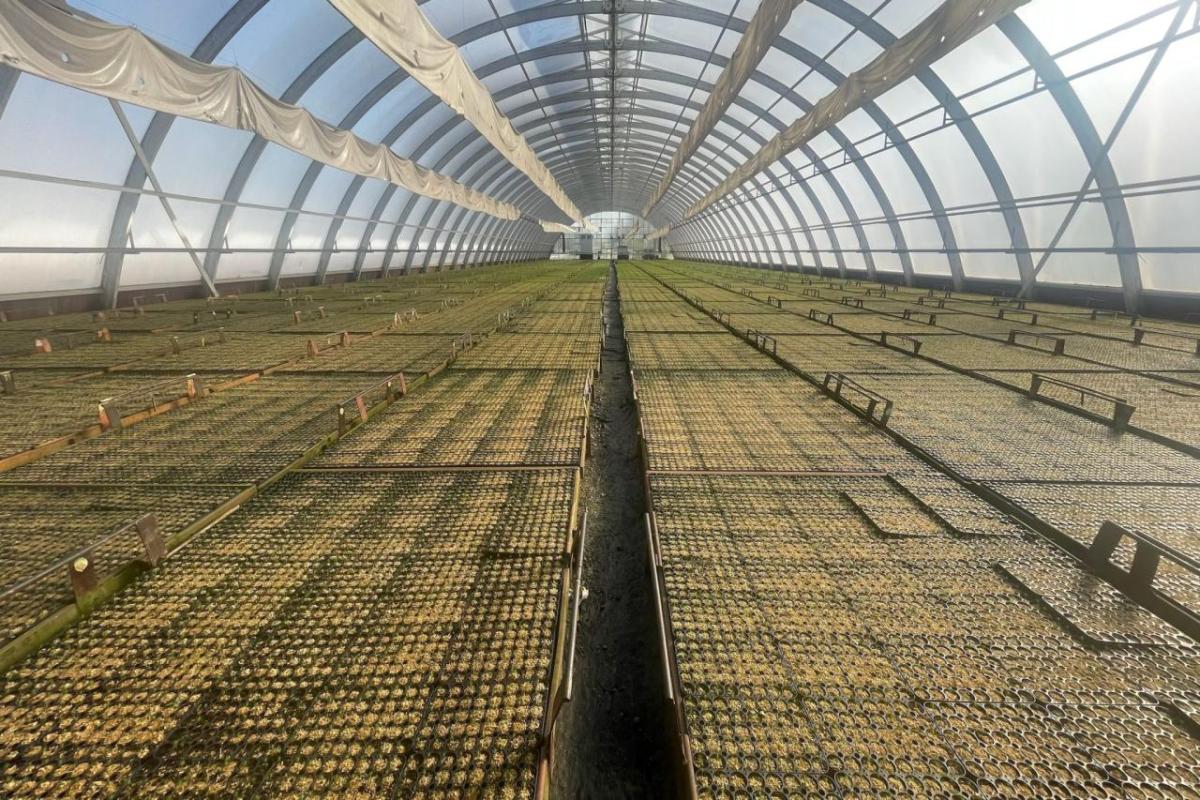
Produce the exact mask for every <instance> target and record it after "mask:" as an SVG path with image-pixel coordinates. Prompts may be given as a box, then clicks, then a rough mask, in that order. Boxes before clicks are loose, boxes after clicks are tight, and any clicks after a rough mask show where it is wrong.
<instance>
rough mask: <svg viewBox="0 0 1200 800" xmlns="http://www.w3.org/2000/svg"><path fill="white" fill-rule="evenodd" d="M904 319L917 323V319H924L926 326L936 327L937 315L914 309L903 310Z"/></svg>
mask: <svg viewBox="0 0 1200 800" xmlns="http://www.w3.org/2000/svg"><path fill="white" fill-rule="evenodd" d="M903 316H904V319H906V320H910V321H912V322H918V321H919V320H917V319H916V318H917V317H924V318H925V320H924V321H925V324H926V325H937V314H934V313H932V312H930V311H918V310H916V309H915V308H906V309H904V315H903Z"/></svg>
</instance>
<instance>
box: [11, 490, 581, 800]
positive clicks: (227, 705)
mask: <svg viewBox="0 0 1200 800" xmlns="http://www.w3.org/2000/svg"><path fill="white" fill-rule="evenodd" d="M574 481H575V478H574V471H572V470H563V471H554V472H537V473H533V472H522V473H470V474H458V475H437V474H421V473H404V474H390V475H387V476H377V477H375V478H372V480H370V481H369V482H366V484H364V482H363V481H362V480H361V479H360V478H359V477H357V476H332V475H320V476H312V475H310V476H304V477H299V476H297V477H292V478H288V479H286V480H285V482H284V483H283V484H282V485H281V486H280V487H279V489H278V491H275V492H272V493H270V494H269V495H266V496H263V497H261V498H259V499H258V500H257V501H255V502H254V503H252V504H250V505H248V506H247V507H245V508H244V509H243V510H242V511H241V512H239V513H238V514H235V515H233V516H232V517H230V518H229V519H228V520H226V521H225V522H224V523H222V524H220V525H218V526H217V527H215V528H213V529H212V530H211V531H209V532H207V533H206V534H204V536H205V541H204V546H203V547H188V548H185V549H184V550H183V551H181V552H180V553H178V554H177V555H176V556H174V557H172V558H169V559H167V561H166V562H164V564H163V565H162V566H160V567H159V568H158V569H157V570H156V571H154V572H152V573H151V574H150V575H148V576H146V578H144V579H143V580H141V581H139V582H138V583H136V584H135V585H134V586H133V587H131V588H130V589H128V590H127V591H126V592H123V593H122V594H121V595H120V596H119V597H118V598H117V600H116V601H115V602H113V603H111V604H109V605H107V606H105V607H104V608H102V609H100V610H98V611H96V612H95V613H94V614H93V615H92V616H90V617H89V618H88V619H87V620H85V621H83V622H82V623H81V624H80V625H79V626H77V627H76V628H74V629H73V630H72V631H70V632H69V633H68V634H66V636H65V637H64V638H63V639H61V640H59V641H58V642H55V643H53V644H51V645H49V646H48V647H47V648H46V649H45V650H43V651H42V652H41V653H39V654H37V655H35V656H34V657H32V658H31V659H29V660H27V661H26V662H24V663H22V664H20V665H18V666H17V667H15V668H14V669H12V670H10V671H9V672H8V673H6V674H5V675H4V676H3V677H0V748H2V752H3V753H4V754H5V757H4V758H3V759H0V785H3V786H5V790H6V792H11V793H13V794H14V796H22V797H39V796H54V795H56V794H57V795H60V796H61V795H64V794H65V795H71V794H79V793H81V792H84V791H88V792H94V791H104V792H107V793H118V794H119V793H121V792H124V791H136V792H137V793H138V794H140V795H142V796H162V797H169V796H179V795H180V794H189V793H200V794H211V793H215V792H231V793H233V794H237V795H239V796H247V795H252V794H256V793H265V794H297V795H310V796H311V795H312V794H318V793H320V794H332V795H341V796H346V795H348V794H354V793H356V792H360V791H368V790H369V791H371V792H375V793H383V792H386V793H390V792H393V791H394V792H395V793H397V794H398V795H399V796H412V795H415V794H447V795H448V794H458V795H470V796H478V795H481V794H485V793H486V794H487V795H488V796H497V797H514V798H517V797H528V796H530V795H531V794H532V792H533V789H534V786H535V782H536V779H537V777H536V776H537V764H538V757H539V754H540V753H539V751H540V745H541V733H542V726H543V723H544V718H545V713H546V709H547V707H548V702H549V693H550V688H551V684H552V680H553V675H554V674H555V672H556V670H557V666H558V662H559V659H560V656H559V653H560V652H561V650H560V648H559V647H558V645H557V634H558V629H559V626H558V619H557V617H558V611H559V604H560V590H561V587H560V582H561V579H562V570H561V569H560V558H561V553H562V551H563V547H564V545H565V543H566V541H567V538H568V536H569V534H570V531H571V518H572V513H573V502H572V498H573V493H574V489H573V485H574ZM99 681H102V682H103V688H102V689H101V687H100V685H99V683H98V682H99Z"/></svg>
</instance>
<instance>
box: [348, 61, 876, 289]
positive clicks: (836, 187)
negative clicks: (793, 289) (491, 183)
mask: <svg viewBox="0 0 1200 800" xmlns="http://www.w3.org/2000/svg"><path fill="white" fill-rule="evenodd" d="M649 49H654V50H656V51H660V52H670V53H673V54H677V55H683V56H687V55H689V53H688V52H687V51H688V50H691V51H692V52H693V53H696V54H698V53H700V52H701V51H699V50H697V49H695V48H683V47H682V46H679V45H672V44H667V43H663V44H658V45H655V46H653V47H652V48H648V50H649ZM651 77H654V78H655V79H658V80H663V81H668V82H682V79H681V78H680V77H679V76H676V75H673V74H668V73H663V72H660V71H654V72H653V74H652V75H651ZM578 78H579V75H578V73H575V72H571V71H568V72H565V73H561V74H560V76H555V75H548V76H543V80H550V79H556V80H558V79H561V80H575V79H578ZM649 96H650V97H651V98H652V99H656V100H659V101H661V102H668V103H669V102H677V98H675V97H674V96H672V95H667V94H662V93H656V94H653V95H649ZM559 99H560V100H562V101H572V100H575V99H581V100H586V99H587V95H586V93H574V94H564V95H562V96H561V97H560V98H559ZM793 102H802V101H799V98H794V99H793ZM739 105H744V106H746V107H747V108H748V110H750V111H751V112H752V113H753V112H759V115H760V116H763V115H762V113H761V110H760V109H758V108H757V107H756V106H753V105H752V104H749V103H748V102H747V101H745V100H744V99H740V100H739ZM529 108H530V106H525V107H523V108H522V109H517V110H515V111H514V116H519V115H520V114H522V113H524V112H525V110H527V109H529ZM639 113H645V109H643V110H642V111H641V112H639ZM764 118H765V119H766V121H767V122H768V123H770V124H772V125H773V126H775V127H776V128H777V129H780V128H782V127H784V123H782V122H781V121H779V120H775V119H774V118H773V117H770V116H769V115H767V116H765V117H764ZM723 122H724V123H726V124H729V125H731V126H733V127H735V128H738V129H744V126H742V125H741V124H740V123H738V122H737V121H736V119H735V118H733V117H728V118H726V119H725V120H723ZM439 135H440V134H439ZM480 141H482V140H481V139H480ZM846 144H847V145H849V143H848V142H846ZM806 152H809V153H810V155H812V157H813V158H814V160H817V161H819V157H818V156H817V155H816V154H815V152H812V151H806ZM492 162H494V163H499V159H494V158H493V159H492ZM481 163H484V162H481ZM785 163H786V162H785ZM856 163H861V162H856ZM694 168H695V167H694V166H693V169H694ZM786 168H787V169H788V170H789V172H790V173H791V174H792V175H793V177H796V178H798V177H799V174H798V171H797V170H796V169H795V168H794V167H792V166H791V165H790V164H788V165H787V167H786ZM772 180H777V179H774V178H772ZM870 183H871V182H870V181H868V184H870ZM830 184H831V187H832V189H833V191H834V193H835V194H836V195H838V196H839V198H840V199H841V200H842V202H843V203H844V204H845V208H846V210H847V214H848V216H850V217H851V219H854V215H855V212H854V209H853V205H852V204H851V203H850V201H849V198H848V197H847V196H846V194H845V192H844V190H843V189H842V187H841V186H840V184H839V183H838V182H837V181H836V178H832V177H831V180H830ZM801 185H802V186H803V188H804V191H805V192H806V194H807V195H808V197H809V200H810V202H811V203H812V204H813V206H814V208H816V209H817V210H818V213H819V214H822V215H823V221H824V222H825V223H828V217H827V216H824V208H823V206H822V204H821V203H820V201H819V200H818V199H817V198H816V196H815V194H813V193H812V190H811V188H810V187H808V186H807V184H805V183H803V182H802V183H801ZM875 185H876V187H878V183H877V182H875ZM489 190H490V187H489ZM879 191H880V192H881V191H882V190H881V189H879ZM780 194H783V195H784V196H785V197H787V198H788V202H789V204H791V203H794V200H793V199H792V197H791V195H790V193H787V192H782V193H780ZM877 198H878V195H877ZM665 201H666V199H665ZM676 202H677V201H676ZM377 210H379V207H378V206H377ZM794 210H795V211H796V214H797V218H801V217H802V215H801V214H800V213H799V210H798V209H794ZM856 233H857V234H858V237H859V243H860V246H861V247H862V248H863V249H864V250H865V249H866V248H867V246H868V243H867V241H866V237H865V233H864V232H863V230H862V228H861V226H858V228H857V230H856ZM364 241H366V238H365V237H364ZM867 256H868V258H869V257H870V253H869V251H868V253H867ZM838 261H839V270H841V271H843V273H844V269H845V265H844V262H843V261H842V259H841V258H840V254H839V258H838ZM868 264H869V265H870V266H873V264H872V263H871V262H870V261H868Z"/></svg>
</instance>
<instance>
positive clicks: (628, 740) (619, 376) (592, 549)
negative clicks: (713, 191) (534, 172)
mask: <svg viewBox="0 0 1200 800" xmlns="http://www.w3.org/2000/svg"><path fill="white" fill-rule="evenodd" d="M615 281H616V273H615V270H614V272H613V273H612V274H611V275H610V276H609V284H608V287H607V288H606V291H605V298H604V316H605V320H606V321H607V323H608V333H607V336H606V338H605V340H604V351H603V353H602V355H601V365H602V369H601V374H600V377H599V379H598V380H597V381H596V384H595V388H594V391H593V399H592V419H591V423H592V442H591V448H592V449H591V455H590V457H589V459H588V462H587V467H586V469H585V471H584V495H583V508H584V509H585V510H586V511H587V513H588V538H587V547H586V549H585V554H584V564H583V585H584V587H585V588H586V589H587V592H588V597H587V599H586V600H585V601H584V602H583V604H582V607H581V611H580V617H579V642H578V646H577V650H576V654H575V682H574V687H575V689H574V699H573V700H572V701H571V702H570V703H568V704H567V705H565V706H564V707H563V710H562V716H561V717H560V718H559V723H558V729H557V733H556V742H555V758H556V763H555V776H554V786H553V792H552V796H553V797H555V798H570V800H576V798H587V799H588V800H591V798H604V799H605V800H616V798H634V797H637V798H640V797H653V798H663V797H669V796H671V794H672V792H673V789H672V781H671V774H672V773H671V768H672V765H671V763H670V761H669V760H668V753H669V752H670V750H669V748H670V746H671V745H670V740H669V738H668V737H669V732H670V730H671V728H670V724H671V720H670V716H669V706H668V705H667V702H666V689H665V687H664V685H663V676H662V668H661V665H660V662H659V658H660V657H659V654H658V648H659V645H658V634H657V631H656V628H655V614H654V602H653V594H652V589H651V584H650V568H649V554H648V553H647V551H646V538H645V537H646V534H645V528H644V523H643V516H642V515H643V514H644V512H645V510H646V497H645V492H644V490H643V485H642V472H641V462H640V460H639V458H638V449H637V417H636V412H635V410H634V406H633V389H632V386H631V385H630V381H629V365H628V361H627V356H626V351H625V337H624V328H623V326H622V324H621V312H620V301H619V300H618V298H617V295H616V292H615V291H614V286H615Z"/></svg>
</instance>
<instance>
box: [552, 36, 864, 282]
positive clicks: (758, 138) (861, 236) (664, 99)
mask: <svg viewBox="0 0 1200 800" xmlns="http://www.w3.org/2000/svg"><path fill="white" fill-rule="evenodd" d="M670 48H671V49H672V50H674V49H676V48H675V46H670ZM551 77H553V76H547V78H548V79H549V78H551ZM570 77H571V76H564V79H570ZM653 77H655V78H656V79H658V80H663V81H668V82H669V81H675V82H681V79H680V78H679V77H678V76H674V75H670V74H665V73H661V72H656V73H655V75H654V76H653ZM644 96H646V97H648V98H649V99H655V100H659V101H662V102H667V101H669V100H670V99H671V97H672V96H670V95H665V94H661V93H655V94H648V95H646V94H644ZM563 97H564V98H565V99H568V100H574V99H577V98H578V99H586V97H585V96H584V95H570V94H564V95H563ZM741 104H742V105H747V106H748V107H749V109H750V110H751V111H754V110H757V107H755V106H753V105H749V104H747V103H746V102H745V101H742V103H741ZM639 113H641V114H643V115H644V116H655V115H657V116H663V112H658V113H657V114H655V113H652V110H651V109H642V110H641V111H640V112H639ZM766 119H767V121H768V122H769V123H770V124H772V125H774V126H775V127H777V128H778V127H780V126H781V125H783V123H782V122H780V121H778V120H775V119H774V118H772V117H769V116H768V117H766ZM722 122H723V124H726V125H729V126H730V127H733V128H735V129H736V130H739V131H746V132H749V133H750V135H751V136H752V138H753V139H754V140H756V141H759V142H762V141H765V139H763V138H762V137H761V136H759V135H758V134H754V133H753V131H751V130H750V129H748V128H747V127H746V126H744V125H743V124H742V123H740V122H738V121H737V120H736V118H734V117H728V118H726V119H725V120H722ZM811 154H812V156H813V158H814V159H815V160H817V161H818V162H819V157H818V156H817V155H816V154H815V153H811ZM784 167H785V169H787V170H788V171H789V173H790V174H791V175H792V176H793V178H796V179H797V180H799V174H798V170H796V168H795V167H793V166H791V165H790V164H788V163H787V162H784ZM685 169H688V168H687V167H685ZM692 169H693V170H694V169H695V168H694V167H692ZM766 178H769V179H771V180H773V181H774V182H775V183H776V185H778V179H777V178H774V177H773V176H770V175H767V176H766ZM693 179H699V178H696V177H693ZM704 179H705V180H713V178H712V176H707V177H705V178H704ZM713 185H715V182H714V184H713ZM800 185H801V186H802V188H803V190H804V191H805V192H806V194H807V195H808V197H809V200H810V202H811V203H812V205H813V207H814V208H815V209H816V210H817V213H818V214H823V212H824V208H823V206H822V205H821V204H820V202H819V201H818V200H817V198H816V197H815V195H814V194H813V193H812V189H811V187H809V186H808V185H807V184H806V183H805V182H801V183H800ZM831 185H832V188H833V191H834V192H835V194H837V195H839V196H840V197H841V198H842V199H843V200H844V201H845V202H846V203H847V209H848V215H849V216H850V217H851V219H854V214H855V212H854V210H853V206H852V205H850V204H849V199H848V198H847V197H846V196H845V192H844V191H843V190H842V188H841V186H840V184H839V183H837V182H836V179H834V180H833V182H832V184H831ZM685 191H686V190H685ZM779 194H781V195H783V196H784V197H785V198H787V201H788V203H789V205H790V206H792V207H793V211H794V212H795V213H796V216H797V219H803V214H802V213H801V212H800V210H799V209H798V207H795V199H794V198H793V197H792V195H791V194H790V193H788V192H780V193H779ZM636 200H637V198H633V199H631V201H630V202H634V203H636ZM664 202H666V203H668V205H671V204H674V206H675V208H676V210H679V209H682V208H684V207H686V206H683V205H681V204H679V201H678V199H675V200H670V199H669V198H665V199H664ZM630 208H632V206H630ZM652 216H653V215H652ZM828 221H829V220H828V217H823V222H825V223H826V224H828ZM857 234H858V236H859V241H860V245H862V246H863V247H864V248H865V247H866V245H867V242H866V238H865V234H864V233H863V231H862V228H861V226H859V227H858V229H857ZM835 241H836V235H835ZM838 261H839V269H840V270H842V271H843V272H844V268H845V267H844V262H843V261H842V259H840V258H839V259H838Z"/></svg>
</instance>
